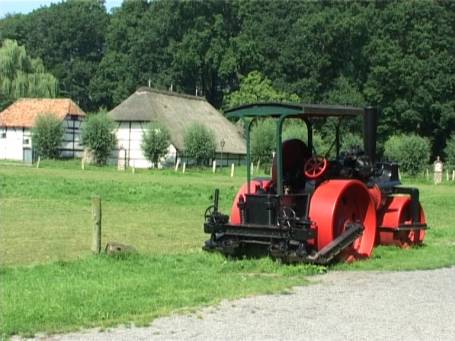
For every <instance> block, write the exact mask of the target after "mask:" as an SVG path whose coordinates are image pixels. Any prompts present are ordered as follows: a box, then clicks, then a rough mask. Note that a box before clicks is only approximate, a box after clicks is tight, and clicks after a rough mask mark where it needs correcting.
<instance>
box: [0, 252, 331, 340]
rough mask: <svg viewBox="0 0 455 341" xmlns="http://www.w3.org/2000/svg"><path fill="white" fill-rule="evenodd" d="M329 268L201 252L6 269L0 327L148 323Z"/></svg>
mask: <svg viewBox="0 0 455 341" xmlns="http://www.w3.org/2000/svg"><path fill="white" fill-rule="evenodd" d="M323 271H324V268H322V267H316V266H311V265H299V266H292V267H287V266H281V265H280V264H278V263H275V262H273V261H272V260H270V259H267V258H264V259H261V260H239V261H228V260H226V259H225V258H224V257H221V256H220V255H216V254H206V253H202V252H197V253H189V254H183V255H174V256H143V255H138V254H136V255H131V256H126V257H122V258H118V257H117V258H112V257H108V256H101V257H94V256H93V257H88V258H86V259H83V260H78V261H73V262H55V263H50V264H45V265H37V266H33V267H3V268H1V270H0V275H1V278H2V287H3V288H2V289H3V290H2V293H1V299H0V302H1V305H2V306H1V308H2V309H1V312H0V314H1V319H0V321H1V322H0V330H1V331H2V332H3V333H4V335H12V334H22V335H32V334H34V333H36V332H42V331H46V332H57V331H68V330H74V329H77V328H80V327H93V326H111V325H115V324H119V323H130V322H134V323H137V324H146V323H149V322H150V321H151V320H153V318H155V317H157V316H161V315H164V314H168V313H169V312H171V311H176V310H181V309H189V308H191V307H196V306H201V305H207V304H213V303H216V302H219V301H220V300H221V299H226V298H227V299H231V298H237V297H242V296H247V295H252V294H259V293H272V292H276V291H279V290H281V289H285V288H288V287H290V286H293V285H302V284H305V283H306V282H305V279H304V276H305V275H311V274H315V273H321V272H323ZM270 275H273V280H271V276H270Z"/></svg>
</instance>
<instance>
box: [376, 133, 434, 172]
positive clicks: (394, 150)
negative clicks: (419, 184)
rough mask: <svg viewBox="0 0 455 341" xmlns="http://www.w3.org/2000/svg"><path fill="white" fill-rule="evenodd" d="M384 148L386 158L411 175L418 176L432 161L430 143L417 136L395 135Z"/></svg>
mask: <svg viewBox="0 0 455 341" xmlns="http://www.w3.org/2000/svg"><path fill="white" fill-rule="evenodd" d="M384 147H385V152H384V156H385V157H386V158H387V159H389V160H391V161H395V162H398V164H399V165H400V167H401V169H402V170H403V171H405V172H408V173H409V174H411V175H415V174H417V173H418V172H419V171H421V170H422V169H423V168H424V167H425V166H426V165H428V162H429V161H430V155H431V147H430V142H429V141H428V139H427V138H424V137H420V136H418V135H415V134H411V135H394V136H392V137H390V138H389V139H388V140H387V141H386V143H385V146H384Z"/></svg>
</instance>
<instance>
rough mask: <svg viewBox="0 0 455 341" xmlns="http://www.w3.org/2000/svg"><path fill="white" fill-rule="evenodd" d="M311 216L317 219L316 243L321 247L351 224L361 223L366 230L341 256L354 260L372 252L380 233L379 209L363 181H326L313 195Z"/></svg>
mask: <svg viewBox="0 0 455 341" xmlns="http://www.w3.org/2000/svg"><path fill="white" fill-rule="evenodd" d="M309 216H310V219H311V220H312V221H313V222H314V223H315V230H316V239H315V241H314V245H315V247H316V249H317V250H318V251H319V250H321V249H322V248H323V247H324V246H326V245H327V244H329V243H330V242H332V241H333V240H334V239H335V238H336V237H338V236H339V235H340V234H341V233H342V232H343V231H344V230H345V229H346V228H347V226H348V225H349V224H351V223H360V224H361V225H362V226H363V234H362V235H361V236H360V237H359V238H357V239H356V240H355V241H354V242H353V243H352V245H351V246H350V247H348V248H347V249H345V250H344V251H343V252H342V254H341V259H342V260H346V261H353V260H355V259H359V258H365V257H369V256H370V255H371V253H372V251H373V246H374V241H375V236H376V210H375V204H374V202H373V200H372V199H371V197H370V194H369V193H368V188H367V187H366V186H365V185H364V184H363V183H362V182H360V181H357V180H329V181H326V182H324V183H322V184H321V185H320V186H319V187H318V188H317V189H316V191H315V192H314V194H313V196H312V197H311V202H310V212H309Z"/></svg>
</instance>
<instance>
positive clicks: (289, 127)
mask: <svg viewBox="0 0 455 341" xmlns="http://www.w3.org/2000/svg"><path fill="white" fill-rule="evenodd" d="M282 139H283V141H285V140H290V139H299V140H302V141H303V142H305V143H307V141H308V130H307V127H306V124H305V123H304V122H303V121H301V120H297V119H296V120H289V121H285V125H284V128H283V136H282Z"/></svg>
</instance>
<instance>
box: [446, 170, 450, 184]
mask: <svg viewBox="0 0 455 341" xmlns="http://www.w3.org/2000/svg"><path fill="white" fill-rule="evenodd" d="M446 179H447V182H448V181H449V170H448V169H447V170H446Z"/></svg>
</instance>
